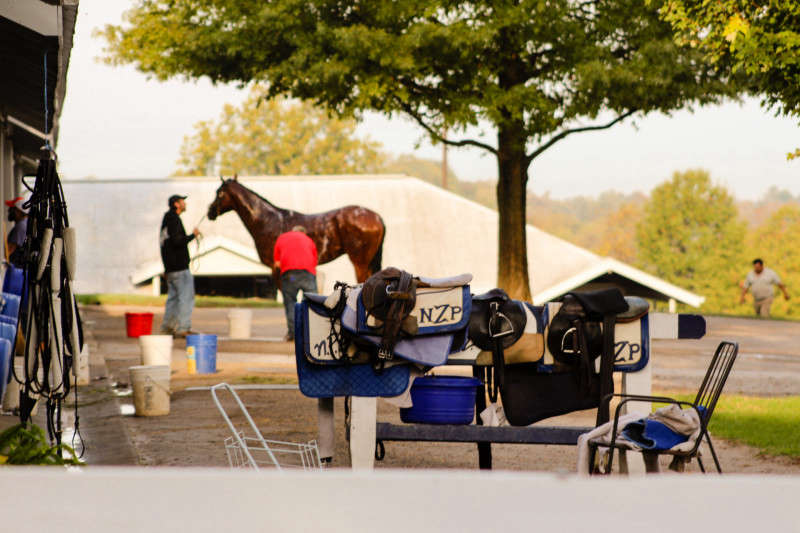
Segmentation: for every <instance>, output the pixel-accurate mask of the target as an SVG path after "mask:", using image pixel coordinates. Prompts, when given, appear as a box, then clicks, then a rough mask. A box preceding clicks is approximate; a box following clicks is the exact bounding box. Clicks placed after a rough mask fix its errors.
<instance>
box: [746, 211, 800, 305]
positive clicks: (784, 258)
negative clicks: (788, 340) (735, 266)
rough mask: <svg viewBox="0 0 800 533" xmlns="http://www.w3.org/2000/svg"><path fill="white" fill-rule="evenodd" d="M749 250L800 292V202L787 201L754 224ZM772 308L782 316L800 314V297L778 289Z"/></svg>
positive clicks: (753, 256) (786, 283) (750, 257)
mask: <svg viewBox="0 0 800 533" xmlns="http://www.w3.org/2000/svg"><path fill="white" fill-rule="evenodd" d="M748 252H749V256H748V257H749V259H750V260H751V261H752V259H754V258H756V257H760V258H761V259H763V260H764V264H765V265H766V266H768V267H769V268H771V269H773V270H774V271H775V272H777V273H778V275H779V276H780V278H781V281H782V282H783V284H784V285H786V287H787V289H788V290H789V294H790V295H791V294H794V296H795V297H797V296H800V206H798V205H795V204H787V205H784V206H783V207H781V208H780V209H778V210H777V211H775V212H774V213H773V214H772V216H770V217H769V219H768V220H767V221H766V222H765V223H764V224H762V225H760V226H758V227H756V228H754V229H753V230H752V231H751V233H750V236H749V238H748ZM747 264H748V265H749V262H748V263H747ZM742 278H744V275H743V276H742ZM748 308H749V306H748ZM771 312H772V314H773V315H775V316H779V317H798V316H800V309H798V306H797V301H796V300H789V301H786V300H784V299H783V297H782V296H780V292H779V291H777V290H776V297H775V301H774V303H773V304H772V309H771Z"/></svg>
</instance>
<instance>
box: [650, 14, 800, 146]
mask: <svg viewBox="0 0 800 533" xmlns="http://www.w3.org/2000/svg"><path fill="white" fill-rule="evenodd" d="M662 15H663V17H664V18H665V19H666V20H668V21H669V22H670V23H671V24H672V25H673V27H674V29H675V31H676V33H677V35H678V38H679V39H680V41H681V42H683V43H688V44H691V45H694V46H697V47H698V48H699V49H701V50H704V51H705V52H707V53H708V54H709V56H710V57H711V58H712V59H713V60H714V61H716V62H719V63H722V62H728V63H730V64H731V65H732V67H733V69H734V70H735V71H740V72H743V73H746V74H747V76H748V77H749V83H750V84H751V90H752V91H753V92H755V93H757V94H761V95H762V96H763V103H764V104H765V105H766V106H767V107H769V108H774V109H776V110H777V111H778V112H779V113H783V114H786V115H793V116H796V117H800V3H798V2H797V1H796V0H776V1H770V2H766V1H751V2H745V1H742V0H715V1H713V2H709V1H707V0H671V1H670V2H668V3H666V4H665V8H664V9H663V11H662ZM798 155H800V150H798V151H796V152H795V153H793V154H790V155H789V157H790V158H792V157H797V156H798Z"/></svg>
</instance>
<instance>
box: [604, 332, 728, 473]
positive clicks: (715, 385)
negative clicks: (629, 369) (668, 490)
mask: <svg viewBox="0 0 800 533" xmlns="http://www.w3.org/2000/svg"><path fill="white" fill-rule="evenodd" d="M738 352H739V345H738V344H737V343H735V342H725V341H723V342H721V343H720V344H719V346H717V350H716V352H714V357H713V358H712V359H711V364H709V366H708V370H707V371H706V376H705V378H703V383H702V384H701V385H700V390H699V391H697V397H696V398H695V399H694V402H683V401H679V400H675V399H673V398H666V397H662V396H641V395H636V394H612V395H609V396H607V397H606V398H611V397H618V398H621V401H620V403H619V405H617V409H616V411H615V412H614V426H613V432H612V433H611V442H608V443H603V442H591V441H590V442H589V446H590V450H591V463H590V464H591V465H592V467H591V468H592V473H600V472H599V471H598V470H597V468H596V466H595V457H596V454H597V449H598V448H610V450H609V454H608V463H607V465H606V468H605V473H606V474H610V473H611V466H612V463H613V459H614V450H615V449H616V450H620V451H640V452H642V454H643V455H644V459H645V465H646V469H647V471H648V472H652V471H654V470H653V468H655V469H656V470H655V471H657V468H658V463H657V461H658V456H659V455H672V456H675V458H676V459H678V460H677V461H676V460H675V459H674V460H673V461H675V463H674V464H676V466H677V469H678V470H679V471H682V470H683V466H685V464H686V463H688V462H689V461H691V460H692V458H696V459H697V463H698V465H699V466H700V470H701V471H702V472H703V473H705V471H706V470H705V468H704V467H703V461H702V460H701V459H700V455H699V454H698V450H699V449H700V443H701V442H702V440H703V437H705V439H706V442H707V443H708V447H709V449H710V450H711V456H712V457H713V458H714V464H715V465H716V467H717V472H719V473H720V474H721V473H722V468H721V467H720V465H719V459H718V458H717V453H716V452H715V451H714V445H713V444H711V437H710V436H709V434H708V422H709V420H711V415H712V414H714V408H715V407H716V405H717V400H718V399H719V396H720V394H721V393H722V388H723V387H724V386H725V382H726V381H727V379H728V374H730V372H731V368H732V367H733V362H734V360H735V359H736V355H737V354H738ZM635 401H646V402H661V403H671V404H675V405H679V406H682V407H692V408H694V409H695V411H697V414H698V416H699V418H700V434H699V436H698V437H697V440H696V441H695V443H694V446H693V447H692V448H691V449H690V450H689V451H672V450H631V448H630V447H629V446H627V445H626V444H624V443H619V442H617V430H618V427H617V425H618V423H619V415H620V412H621V410H622V406H623V405H625V404H626V403H628V402H635Z"/></svg>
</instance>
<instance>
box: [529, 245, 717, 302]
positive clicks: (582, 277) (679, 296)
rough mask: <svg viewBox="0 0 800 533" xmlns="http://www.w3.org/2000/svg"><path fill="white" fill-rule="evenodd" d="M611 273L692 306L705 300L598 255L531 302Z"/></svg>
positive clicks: (561, 292)
mask: <svg viewBox="0 0 800 533" xmlns="http://www.w3.org/2000/svg"><path fill="white" fill-rule="evenodd" d="M611 273H614V274H619V275H620V276H623V277H626V278H628V279H631V280H633V281H635V282H637V283H639V284H641V285H644V286H646V287H649V288H651V289H653V290H655V291H657V292H660V293H661V294H663V295H665V296H667V297H668V298H674V299H675V300H677V301H679V302H683V303H685V304H688V305H691V306H692V307H700V305H701V304H702V303H703V302H704V301H705V297H703V296H700V295H698V294H695V293H693V292H689V291H687V290H685V289H681V288H680V287H678V286H677V285H673V284H672V283H668V282H666V281H664V280H663V279H661V278H657V277H655V276H652V275H650V274H648V273H647V272H643V271H641V270H639V269H638V268H634V267H632V266H630V265H627V264H625V263H623V262H622V261H617V260H616V259H614V258H611V257H599V256H598V261H597V262H595V263H593V264H592V265H591V266H589V267H588V268H586V269H584V270H582V271H580V272H578V273H577V274H575V275H573V276H570V277H569V278H567V279H564V280H563V281H561V282H559V283H557V284H555V285H553V286H551V287H548V288H547V289H545V290H543V291H541V292H538V293H536V294H534V295H533V303H534V304H536V305H541V304H543V303H545V302H549V301H551V300H554V299H555V298H558V297H559V296H561V295H562V294H564V293H566V292H569V291H571V290H572V289H575V288H577V287H580V286H581V285H584V284H586V283H588V282H590V281H592V280H593V279H597V278H598V277H600V276H602V275H604V274H611Z"/></svg>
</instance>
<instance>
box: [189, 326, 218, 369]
mask: <svg viewBox="0 0 800 533" xmlns="http://www.w3.org/2000/svg"><path fill="white" fill-rule="evenodd" d="M186 356H187V357H188V358H189V359H191V358H192V356H194V360H195V364H196V365H197V367H196V368H197V373H198V374H213V373H214V372H216V371H217V336H216V335H199V334H198V335H187V336H186Z"/></svg>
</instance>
